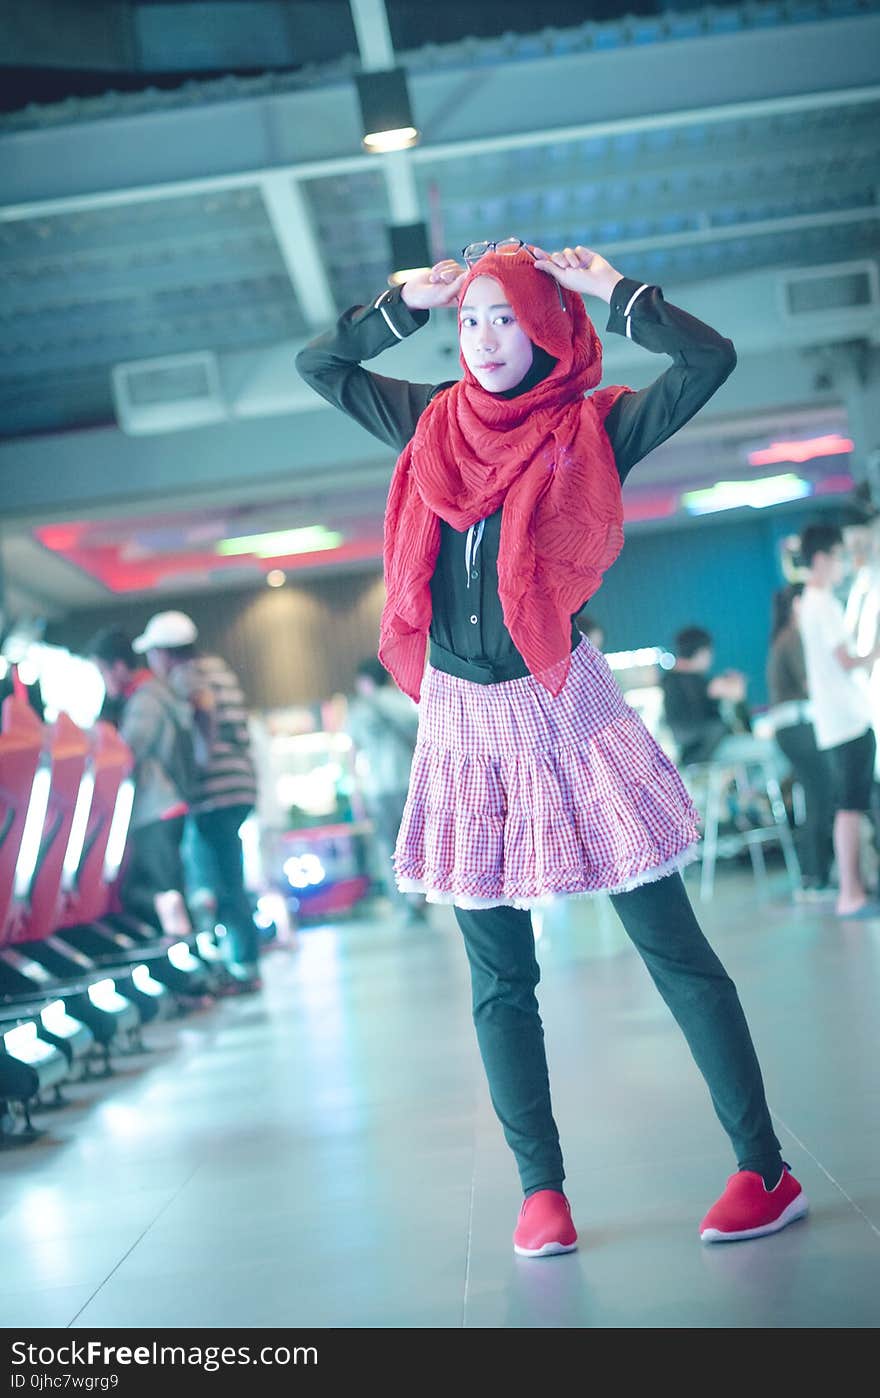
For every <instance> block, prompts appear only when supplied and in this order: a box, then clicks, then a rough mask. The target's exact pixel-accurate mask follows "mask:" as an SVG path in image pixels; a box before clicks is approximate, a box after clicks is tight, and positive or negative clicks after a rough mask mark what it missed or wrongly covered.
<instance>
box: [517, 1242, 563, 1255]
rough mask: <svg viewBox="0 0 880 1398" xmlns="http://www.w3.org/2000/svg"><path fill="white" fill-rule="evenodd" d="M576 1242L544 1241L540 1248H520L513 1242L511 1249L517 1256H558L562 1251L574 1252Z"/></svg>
mask: <svg viewBox="0 0 880 1398" xmlns="http://www.w3.org/2000/svg"><path fill="white" fill-rule="evenodd" d="M576 1248H577V1243H545V1244H544V1245H543V1247H540V1248H521V1247H520V1246H519V1245H518V1244H517V1243H514V1245H513V1250H514V1252H515V1253H516V1254H517V1256H518V1257H558V1256H559V1254H560V1253H562V1252H574V1251H575V1250H576Z"/></svg>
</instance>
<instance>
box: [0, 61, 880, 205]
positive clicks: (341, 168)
mask: <svg viewBox="0 0 880 1398" xmlns="http://www.w3.org/2000/svg"><path fill="white" fill-rule="evenodd" d="M877 101H880V83H874V84H871V85H870V86H863V87H856V88H844V89H839V90H836V91H827V92H808V93H801V94H798V95H797V96H792V97H771V98H767V99H766V100H763V101H754V102H731V103H728V104H726V105H723V106H718V107H712V108H705V107H696V108H689V109H687V110H684V111H678V112H664V113H652V114H651V115H646V116H637V117H626V118H620V119H616V120H612V121H592V122H582V123H580V124H578V125H577V126H565V127H556V128H544V129H541V130H537V131H526V132H510V133H508V134H506V135H504V136H495V137H489V138H484V137H480V138H477V139H475V140H467V141H456V142H453V143H447V144H444V145H436V146H432V145H422V146H416V147H415V148H414V149H413V150H412V151H409V152H408V155H409V158H410V160H411V161H413V162H414V163H415V164H418V165H431V164H434V163H439V162H442V161H446V160H460V159H462V158H463V157H465V156H470V155H479V154H486V153H489V152H491V151H502V150H520V149H522V150H525V149H527V148H530V147H535V146H544V145H561V144H565V143H567V142H570V141H589V140H593V139H595V138H597V137H612V138H613V137H615V136H622V135H630V134H634V133H637V132H642V131H658V130H662V131H665V130H679V129H684V128H686V127H688V126H695V125H698V124H704V125H715V124H720V123H722V122H726V121H741V120H752V119H754V118H765V117H774V116H793V115H797V114H799V113H802V112H813V111H821V110H824V109H828V108H832V109H833V108H852V107H857V106H861V105H864V104H865V103H871V102H877ZM384 160H385V157H384V156H380V155H367V154H359V155H348V156H339V157H335V158H332V159H322V160H302V161H296V162H292V163H287V164H282V165H278V166H269V167H265V168H261V169H252V170H242V171H235V172H231V173H229V174H225V175H214V176H206V177H205V178H202V179H186V180H168V181H158V182H156V183H155V184H149V185H139V186H129V187H128V188H126V189H113V190H102V191H100V192H98V193H94V194H86V193H83V194H72V195H67V196H66V197H64V198H61V199H39V200H31V201H29V202H27V203H19V204H7V205H5V206H2V207H0V222H13V221H15V220H17V219H23V218H47V217H50V216H51V215H53V214H63V213H70V212H72V211H74V210H77V209H102V208H114V207H117V206H119V205H124V204H132V203H139V202H142V201H146V200H155V199H171V198H177V197H179V196H184V195H191V194H204V193H210V192H212V191H215V190H224V189H237V188H243V187H248V186H251V185H253V184H254V183H255V181H261V180H263V179H264V178H269V177H271V176H274V175H285V176H287V177H291V178H293V179H297V180H304V179H316V178H321V177H322V176H329V175H351V174H360V173H363V172H364V171H366V170H370V169H381V168H382V167H383V162H384Z"/></svg>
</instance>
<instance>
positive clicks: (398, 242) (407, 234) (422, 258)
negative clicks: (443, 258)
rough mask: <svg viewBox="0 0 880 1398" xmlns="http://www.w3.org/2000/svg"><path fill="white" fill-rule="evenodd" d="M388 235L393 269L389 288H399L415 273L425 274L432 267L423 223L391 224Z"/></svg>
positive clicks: (389, 279)
mask: <svg viewBox="0 0 880 1398" xmlns="http://www.w3.org/2000/svg"><path fill="white" fill-rule="evenodd" d="M388 234H389V237H390V239H391V265H392V267H393V268H394V269H395V270H394V271H393V272H392V273H391V275H390V277H389V278H388V285H389V286H400V285H401V284H402V283H403V282H408V281H409V279H410V277H414V276H415V275H416V273H417V272H427V271H429V270H430V269H431V267H432V266H433V265H434V264H433V259H432V257H431V249H430V248H429V247H428V230H427V228H426V227H425V225H424V223H422V222H419V223H393V224H392V225H391V226H390V228H389V229H388Z"/></svg>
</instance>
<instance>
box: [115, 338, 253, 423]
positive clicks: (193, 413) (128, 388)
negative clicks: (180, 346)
mask: <svg viewBox="0 0 880 1398" xmlns="http://www.w3.org/2000/svg"><path fill="white" fill-rule="evenodd" d="M113 398H114V402H115V404H116V416H117V419H118V421H119V425H120V427H121V428H122V430H123V432H129V433H131V434H132V435H133V436H138V435H142V434H146V433H150V432H179V431H180V430H181V429H183V428H187V427H203V426H205V424H207V423H211V422H223V421H224V420H225V419H226V417H227V416H228V412H227V408H226V403H225V401H224V399H223V392H222V389H221V387H220V374H219V370H218V367H217V357H216V355H214V354H212V353H211V352H210V351H209V350H200V351H199V352H198V353H196V354H176V355H169V356H167V357H166V358H164V359H141V360H138V361H136V362H134V363H131V364H116V365H114V368H113Z"/></svg>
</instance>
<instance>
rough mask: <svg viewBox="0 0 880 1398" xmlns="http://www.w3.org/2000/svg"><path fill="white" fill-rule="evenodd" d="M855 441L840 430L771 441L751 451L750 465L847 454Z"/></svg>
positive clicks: (768, 464)
mask: <svg viewBox="0 0 880 1398" xmlns="http://www.w3.org/2000/svg"><path fill="white" fill-rule="evenodd" d="M854 447H855V443H854V442H853V441H852V440H851V439H850V438H849V437H842V436H841V435H840V433H839V432H829V433H828V434H827V435H826V436H824V437H809V438H807V439H806V440H803V441H798V442H771V443H770V445H769V447H764V448H762V449H761V450H760V451H750V452H749V465H750V466H775V465H776V463H777V462H781V461H792V462H800V461H812V460H813V458H814V457H817V456H846V455H848V454H849V452H851V451H853V450H854Z"/></svg>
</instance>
